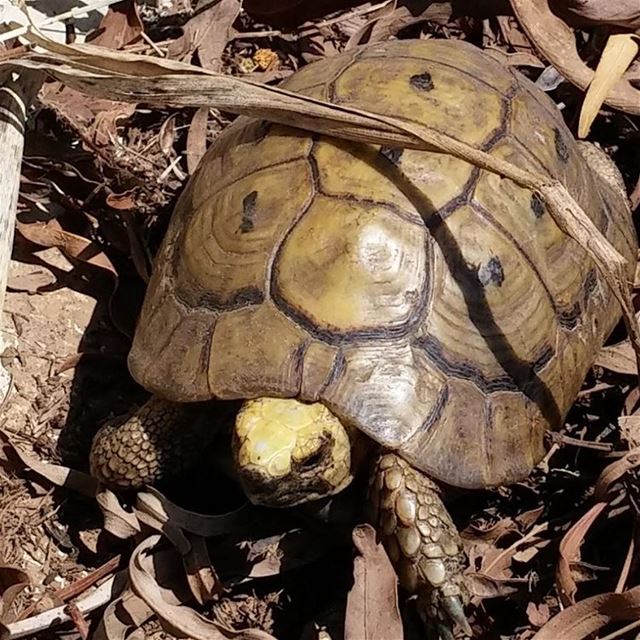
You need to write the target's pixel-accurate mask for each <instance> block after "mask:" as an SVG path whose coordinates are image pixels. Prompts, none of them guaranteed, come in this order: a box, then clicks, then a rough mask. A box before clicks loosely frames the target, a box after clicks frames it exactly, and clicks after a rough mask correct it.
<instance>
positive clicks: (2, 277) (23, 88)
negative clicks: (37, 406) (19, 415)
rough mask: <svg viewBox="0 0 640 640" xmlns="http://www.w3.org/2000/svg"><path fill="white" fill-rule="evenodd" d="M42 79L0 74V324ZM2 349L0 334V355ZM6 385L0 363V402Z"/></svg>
mask: <svg viewBox="0 0 640 640" xmlns="http://www.w3.org/2000/svg"><path fill="white" fill-rule="evenodd" d="M43 79H44V75H43V74H42V73H40V72H39V71H34V70H30V69H20V70H17V71H11V72H5V73H2V74H1V75H0V323H1V322H2V310H3V308H4V299H5V292H6V289H7V276H8V271H9V261H10V259H11V249H12V248H13V231H14V228H15V221H16V205H17V202H18V190H19V187H20V165H21V163H22V150H23V148H24V130H25V124H26V120H27V109H28V107H29V104H31V100H32V99H33V97H34V96H35V94H36V93H37V91H38V89H39V88H40V85H41V84H42V81H43ZM1 328H2V327H1V324H0V329H1ZM3 349H4V344H3V339H2V333H1V331H0V353H1V352H2V350H3ZM10 382H11V378H10V376H9V375H8V373H7V372H6V371H5V370H4V369H3V368H2V364H1V363H0V402H2V401H3V400H4V398H5V397H6V395H7V393H8V391H9V387H10Z"/></svg>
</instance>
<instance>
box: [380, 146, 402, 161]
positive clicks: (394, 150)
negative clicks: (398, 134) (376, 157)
mask: <svg viewBox="0 0 640 640" xmlns="http://www.w3.org/2000/svg"><path fill="white" fill-rule="evenodd" d="M403 152H404V149H402V148H400V147H380V155H381V156H384V157H385V158H386V159H387V160H388V161H389V162H391V163H392V164H395V165H397V164H398V162H400V158H402V153H403Z"/></svg>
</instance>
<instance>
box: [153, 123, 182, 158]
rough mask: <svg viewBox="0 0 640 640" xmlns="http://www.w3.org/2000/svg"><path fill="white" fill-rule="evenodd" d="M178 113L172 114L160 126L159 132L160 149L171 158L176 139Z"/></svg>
mask: <svg viewBox="0 0 640 640" xmlns="http://www.w3.org/2000/svg"><path fill="white" fill-rule="evenodd" d="M177 117H178V114H177V113H173V114H171V115H170V116H169V117H168V118H167V119H166V120H165V121H164V122H163V123H162V126H161V127H160V132H159V133H158V144H159V145H160V151H162V153H163V154H164V155H165V156H167V157H168V158H170V157H171V156H172V155H173V145H174V144H175V141H176V118H177Z"/></svg>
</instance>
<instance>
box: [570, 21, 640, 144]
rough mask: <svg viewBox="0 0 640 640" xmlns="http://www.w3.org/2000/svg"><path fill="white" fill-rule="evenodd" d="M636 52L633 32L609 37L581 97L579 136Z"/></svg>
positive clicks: (637, 42)
mask: <svg viewBox="0 0 640 640" xmlns="http://www.w3.org/2000/svg"><path fill="white" fill-rule="evenodd" d="M639 49H640V40H639V39H638V38H637V36H635V35H634V34H632V33H614V34H612V35H610V36H609V39H608V40H607V44H606V46H605V48H604V51H603V52H602V57H601V58H600V61H599V62H598V67H597V69H596V72H595V74H594V76H593V80H592V81H591V84H590V85H589V89H588V90H587V93H586V95H585V97H584V103H583V105H582V110H581V111H580V123H579V125H578V137H580V138H585V137H586V136H587V134H588V133H589V129H591V125H592V123H593V121H594V120H595V118H596V116H597V115H598V112H599V111H600V107H601V106H602V104H603V102H604V101H605V100H606V98H607V96H608V95H609V92H610V91H611V89H612V88H613V87H614V86H615V84H616V83H617V82H618V80H620V78H622V76H623V75H624V72H625V71H626V70H627V69H628V68H629V65H630V64H631V63H632V62H633V59H634V58H635V57H636V55H638V50H639Z"/></svg>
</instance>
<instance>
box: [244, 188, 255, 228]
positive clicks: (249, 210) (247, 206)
mask: <svg viewBox="0 0 640 640" xmlns="http://www.w3.org/2000/svg"><path fill="white" fill-rule="evenodd" d="M257 199H258V192H257V191H252V192H251V193H249V194H248V195H246V196H245V197H244V199H243V200H242V222H241V223H240V232H241V233H247V232H248V231H253V223H254V221H255V219H256V200H257Z"/></svg>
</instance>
